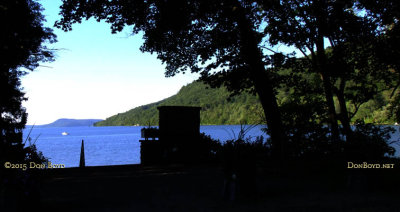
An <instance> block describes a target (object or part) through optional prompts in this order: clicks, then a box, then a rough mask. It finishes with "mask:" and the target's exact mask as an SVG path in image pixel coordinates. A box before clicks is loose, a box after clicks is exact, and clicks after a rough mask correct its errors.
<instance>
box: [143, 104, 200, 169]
mask: <svg viewBox="0 0 400 212" xmlns="http://www.w3.org/2000/svg"><path fill="white" fill-rule="evenodd" d="M157 109H158V111H159V128H158V133H154V132H153V133H152V134H157V136H158V139H152V140H148V138H146V137H145V140H140V142H141V145H140V148H141V149H140V153H141V156H140V158H141V163H142V164H154V163H169V162H181V161H185V160H187V157H188V154H190V151H191V149H192V148H195V147H194V145H195V142H194V141H196V139H198V137H199V135H200V110H201V107H188V106H160V107H158V108H157ZM150 130H152V131H154V128H151V129H150ZM142 133H143V135H146V134H147V133H146V129H145V128H144V129H143V131H142Z"/></svg>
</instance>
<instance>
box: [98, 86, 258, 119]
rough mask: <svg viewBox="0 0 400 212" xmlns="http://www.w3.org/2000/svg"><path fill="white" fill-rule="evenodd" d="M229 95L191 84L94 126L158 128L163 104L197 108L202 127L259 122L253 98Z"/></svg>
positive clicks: (218, 90)
mask: <svg viewBox="0 0 400 212" xmlns="http://www.w3.org/2000/svg"><path fill="white" fill-rule="evenodd" d="M229 94H230V93H229V92H228V91H227V90H226V89H225V88H216V89H212V88H207V86H206V85H205V84H203V83H201V82H193V83H191V84H188V85H186V86H183V87H182V88H181V89H180V91H179V92H178V93H177V94H176V95H174V96H171V97H169V98H166V99H164V100H161V101H159V102H155V103H152V104H147V105H143V106H140V107H136V108H134V109H132V110H129V111H127V112H125V113H119V114H117V115H114V116H111V117H109V118H107V119H106V120H104V121H101V122H98V123H96V124H95V126H129V125H136V124H139V125H149V124H150V125H158V110H157V107H158V106H162V105H172V106H173V105H177V106H178V105H179V106H200V107H202V110H201V124H202V125H213V124H257V123H260V121H261V118H260V117H261V115H262V110H261V105H260V104H259V103H258V99H257V97H256V96H254V95H251V94H248V93H243V94H241V95H238V96H235V97H233V98H232V99H231V100H228V97H229Z"/></svg>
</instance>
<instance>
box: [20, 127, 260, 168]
mask: <svg viewBox="0 0 400 212" xmlns="http://www.w3.org/2000/svg"><path fill="white" fill-rule="evenodd" d="M141 128H142V127H136V126H129V127H126V126H124V127H121V126H117V127H51V128H41V127H34V128H33V130H32V132H31V135H30V137H31V138H32V142H34V141H35V140H36V138H37V140H36V147H37V148H38V150H39V151H41V152H42V153H43V155H44V156H45V157H47V158H49V160H50V161H51V162H52V163H55V164H64V165H65V167H77V166H78V165H79V157H80V152H81V142H82V140H84V142H85V160H86V161H85V162H86V166H102V165H122V164H140V142H139V140H140V139H141V138H140V129H141ZM244 128H246V129H247V128H249V132H247V134H246V137H247V136H251V137H253V138H254V137H256V136H261V135H263V136H264V137H266V135H265V134H264V133H263V132H262V131H261V129H262V128H263V126H253V127H251V126H244ZM30 129H31V128H30V126H27V128H26V129H25V130H24V137H26V136H27V135H28V133H29V131H30ZM240 129H241V126H240V125H213V126H201V127H200V131H201V132H204V133H206V134H207V135H210V136H211V137H212V138H215V139H219V140H220V141H226V140H228V139H235V138H236V137H237V136H238V134H239V132H240ZM63 132H68V135H62V133H63Z"/></svg>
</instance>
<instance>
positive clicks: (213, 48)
mask: <svg viewBox="0 0 400 212" xmlns="http://www.w3.org/2000/svg"><path fill="white" fill-rule="evenodd" d="M61 9H62V10H61V15H62V19H61V20H60V21H59V22H57V23H56V26H58V27H59V28H62V29H63V30H65V31H68V30H71V29H72V24H74V23H80V22H81V21H82V19H84V18H86V19H89V18H91V17H94V18H95V19H96V20H98V21H100V20H105V21H106V22H108V23H111V30H112V32H113V33H115V32H118V31H121V30H122V29H123V28H124V26H126V25H130V26H133V32H134V33H138V32H139V31H143V32H144V40H145V42H144V44H143V45H142V47H141V50H142V51H147V52H151V53H157V55H158V59H160V60H161V61H162V62H164V63H165V64H166V72H165V75H166V76H167V77H170V76H174V75H175V74H177V73H179V72H183V73H184V72H186V71H191V72H195V73H200V74H201V79H202V80H204V81H206V82H208V83H209V84H210V85H212V86H220V85H225V86H227V88H228V89H230V90H231V91H233V93H239V92H241V91H243V90H251V91H253V92H255V93H257V94H258V96H259V98H260V102H261V105H262V107H263V109H264V115H265V118H266V120H267V123H268V128H269V133H270V136H271V139H272V148H273V153H274V155H275V156H278V155H281V156H282V155H283V154H282V150H283V146H282V144H283V143H284V140H285V139H284V133H283V131H282V127H281V125H282V123H281V117H280V112H279V109H278V106H277V102H276V97H275V94H274V80H273V73H272V72H271V71H270V67H271V58H270V56H268V55H267V54H266V53H265V52H264V51H262V48H261V46H260V45H262V43H263V42H262V41H263V38H264V37H265V36H266V35H265V34H263V32H262V30H261V28H262V18H263V11H262V10H260V6H259V4H258V3H257V1H214V0H202V1H186V0H177V1H164V0H162V1H161V0H151V1H103V0H97V1H79V0H74V1H64V2H63V5H62V6H61Z"/></svg>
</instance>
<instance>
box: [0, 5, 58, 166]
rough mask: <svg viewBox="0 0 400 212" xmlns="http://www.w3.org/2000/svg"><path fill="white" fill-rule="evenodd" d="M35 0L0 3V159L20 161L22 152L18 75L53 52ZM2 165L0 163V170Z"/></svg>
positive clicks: (22, 116)
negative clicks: (48, 44) (48, 46)
mask: <svg viewBox="0 0 400 212" xmlns="http://www.w3.org/2000/svg"><path fill="white" fill-rule="evenodd" d="M41 11H42V8H41V5H40V4H39V3H37V2H36V1H32V0H19V1H15V0H5V1H1V2H0V22H1V25H0V26H1V33H0V36H1V37H0V54H1V57H0V85H1V96H0V98H1V99H0V151H1V152H0V161H1V163H2V164H4V161H9V162H12V161H21V160H23V159H24V158H25V157H26V155H25V153H24V146H23V141H22V130H23V129H24V127H25V123H26V118H27V113H26V111H25V108H23V107H22V105H21V103H22V101H25V100H26V98H25V97H24V93H23V92H22V91H21V87H20V77H21V76H23V75H25V74H27V73H28V71H29V70H30V71H33V70H34V69H35V68H36V67H38V66H39V62H45V61H51V60H52V58H53V51H52V50H51V49H48V48H47V47H46V43H52V42H55V41H56V36H55V35H54V34H53V32H52V30H51V29H50V28H47V27H44V26H43V22H44V21H45V19H44V16H43V15H42V14H41ZM3 168H4V167H3V166H2V169H3Z"/></svg>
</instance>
